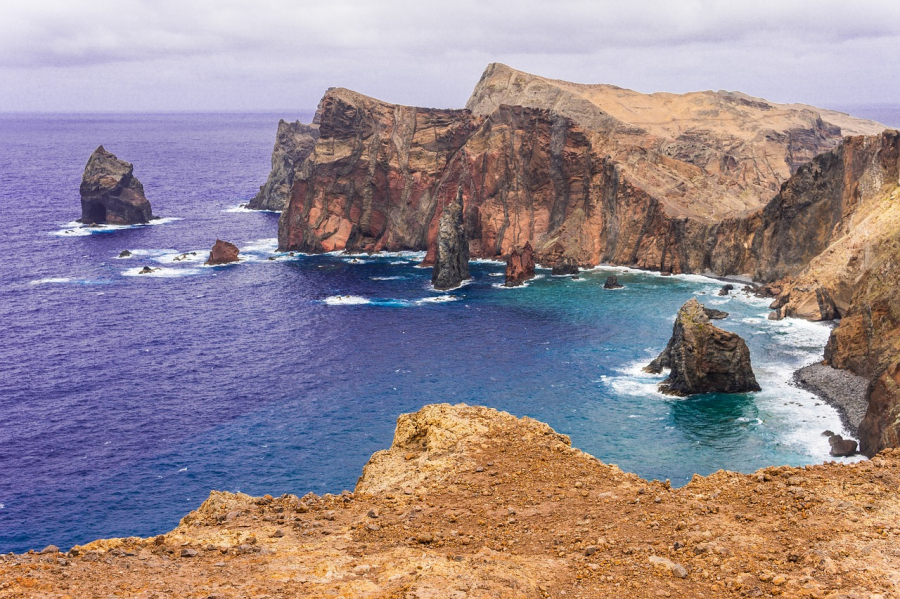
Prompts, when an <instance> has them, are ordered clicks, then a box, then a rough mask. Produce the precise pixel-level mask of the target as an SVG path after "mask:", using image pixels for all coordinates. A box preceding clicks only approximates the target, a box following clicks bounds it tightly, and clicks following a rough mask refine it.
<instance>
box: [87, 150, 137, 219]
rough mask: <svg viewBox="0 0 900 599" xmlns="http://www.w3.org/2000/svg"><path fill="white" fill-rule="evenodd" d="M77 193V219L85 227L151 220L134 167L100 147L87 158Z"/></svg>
mask: <svg viewBox="0 0 900 599" xmlns="http://www.w3.org/2000/svg"><path fill="white" fill-rule="evenodd" d="M80 191H81V219H80V220H81V222H83V223H85V224H92V223H96V224H110V225H135V224H142V223H148V222H150V220H151V219H152V218H154V217H153V214H152V211H151V209H150V202H149V201H148V200H147V198H146V197H145V196H144V186H143V185H141V182H140V181H138V180H137V177H135V176H134V166H133V165H132V164H131V163H130V162H125V161H124V160H119V159H118V158H116V157H115V155H113V154H111V153H110V152H107V151H106V150H105V149H104V148H103V146H100V147H98V148H97V149H96V150H94V153H93V154H91V157H90V158H89V159H88V161H87V164H86V165H85V167H84V174H83V175H82V177H81V188H80Z"/></svg>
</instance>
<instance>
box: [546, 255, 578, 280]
mask: <svg viewBox="0 0 900 599" xmlns="http://www.w3.org/2000/svg"><path fill="white" fill-rule="evenodd" d="M551 274H554V275H577V274H578V262H577V261H576V260H575V258H570V257H568V256H563V257H562V258H560V259H559V260H557V261H556V262H554V263H553V271H552V272H551Z"/></svg>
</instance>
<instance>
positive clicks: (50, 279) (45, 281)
mask: <svg viewBox="0 0 900 599" xmlns="http://www.w3.org/2000/svg"><path fill="white" fill-rule="evenodd" d="M74 282H75V280H74V279H70V278H69V277H47V278H46V279H38V280H36V281H31V284H32V285H46V284H51V283H74Z"/></svg>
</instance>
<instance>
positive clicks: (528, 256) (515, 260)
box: [503, 241, 577, 287]
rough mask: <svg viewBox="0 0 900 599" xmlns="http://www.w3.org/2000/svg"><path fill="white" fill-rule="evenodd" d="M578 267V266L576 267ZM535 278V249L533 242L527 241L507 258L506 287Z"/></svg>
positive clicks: (515, 285)
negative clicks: (532, 245)
mask: <svg viewBox="0 0 900 599" xmlns="http://www.w3.org/2000/svg"><path fill="white" fill-rule="evenodd" d="M576 268H577V267H576ZM532 278H534V250H533V249H532V247H531V244H530V243H528V242H527V241H526V242H525V247H523V248H521V249H519V248H516V249H514V250H513V251H511V252H510V253H509V258H507V259H506V281H505V282H504V283H503V284H504V285H505V286H506V287H517V286H519V285H521V284H522V283H524V282H525V281H527V280H528V279H532Z"/></svg>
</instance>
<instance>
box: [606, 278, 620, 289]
mask: <svg viewBox="0 0 900 599" xmlns="http://www.w3.org/2000/svg"><path fill="white" fill-rule="evenodd" d="M622 287H624V285H621V284H619V277H617V276H616V275H609V276H608V277H606V281H605V282H604V283H603V288H604V289H621V288H622Z"/></svg>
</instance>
